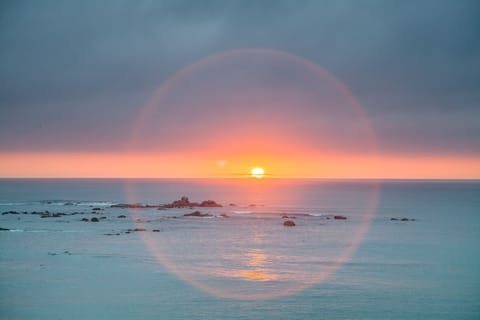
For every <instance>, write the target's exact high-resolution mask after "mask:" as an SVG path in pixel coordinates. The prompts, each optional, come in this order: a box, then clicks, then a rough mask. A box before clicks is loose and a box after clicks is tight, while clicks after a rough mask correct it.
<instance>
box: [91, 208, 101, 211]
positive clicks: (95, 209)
mask: <svg viewBox="0 0 480 320" xmlns="http://www.w3.org/2000/svg"><path fill="white" fill-rule="evenodd" d="M92 210H93V211H100V210H103V209H102V208H93V209H92Z"/></svg>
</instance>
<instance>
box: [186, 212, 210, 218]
mask: <svg viewBox="0 0 480 320" xmlns="http://www.w3.org/2000/svg"><path fill="white" fill-rule="evenodd" d="M183 216H184V217H211V216H212V215H211V214H208V213H201V212H200V211H194V212H192V213H185V214H184V215H183Z"/></svg>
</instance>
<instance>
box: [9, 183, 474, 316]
mask: <svg viewBox="0 0 480 320" xmlns="http://www.w3.org/2000/svg"><path fill="white" fill-rule="evenodd" d="M181 197H188V200H185V199H184V201H183V202H177V203H176V204H175V203H174V201H175V200H179V199H180V198H181ZM206 200H212V201H210V202H204V203H203V204H202V201H206ZM186 201H187V202H186ZM179 203H180V204H181V205H179ZM168 204H170V206H169V205H168ZM215 204H219V205H221V206H215ZM0 212H1V215H0V228H2V230H1V231H0V318H1V319H480V182H479V181H440V180H438V181H437V180H403V181H401V180H385V181H380V180H301V179H291V180H289V179H267V178H264V179H178V180H173V179H143V180H142V179H137V180H135V179H127V180H122V179H1V180H0ZM92 219H93V220H94V221H92ZM95 220H98V222H95ZM286 221H289V223H287V226H285V225H284V224H285V223H286ZM288 224H290V225H292V224H293V226H288Z"/></svg>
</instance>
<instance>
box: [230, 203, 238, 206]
mask: <svg viewBox="0 0 480 320" xmlns="http://www.w3.org/2000/svg"><path fill="white" fill-rule="evenodd" d="M229 206H230V207H236V206H237V205H236V204H235V203H230V204H229Z"/></svg>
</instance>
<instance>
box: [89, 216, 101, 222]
mask: <svg viewBox="0 0 480 320" xmlns="http://www.w3.org/2000/svg"><path fill="white" fill-rule="evenodd" d="M90 221H91V222H98V221H100V220H98V218H97V217H93V218H92V219H90Z"/></svg>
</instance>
